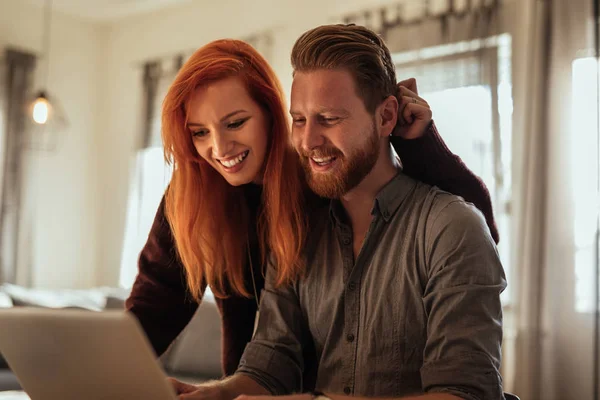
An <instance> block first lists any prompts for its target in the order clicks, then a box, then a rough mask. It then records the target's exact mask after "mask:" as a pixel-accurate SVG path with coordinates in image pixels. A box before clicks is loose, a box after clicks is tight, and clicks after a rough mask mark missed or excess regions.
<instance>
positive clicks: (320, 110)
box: [290, 107, 349, 116]
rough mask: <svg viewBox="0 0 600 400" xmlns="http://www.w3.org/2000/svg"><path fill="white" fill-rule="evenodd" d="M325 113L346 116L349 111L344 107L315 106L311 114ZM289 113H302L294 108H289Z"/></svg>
mask: <svg viewBox="0 0 600 400" xmlns="http://www.w3.org/2000/svg"><path fill="white" fill-rule="evenodd" d="M326 113H334V114H340V115H342V116H347V115H348V114H349V112H348V111H347V110H346V109H344V108H333V107H320V108H317V109H316V110H315V112H314V113H313V114H316V115H318V114H326ZM290 114H291V115H294V114H296V115H298V114H302V113H301V112H300V111H296V110H290Z"/></svg>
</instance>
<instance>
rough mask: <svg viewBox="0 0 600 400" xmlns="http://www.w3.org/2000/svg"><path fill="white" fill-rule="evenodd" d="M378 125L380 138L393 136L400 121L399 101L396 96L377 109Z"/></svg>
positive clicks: (390, 97)
mask: <svg viewBox="0 0 600 400" xmlns="http://www.w3.org/2000/svg"><path fill="white" fill-rule="evenodd" d="M376 113H377V116H378V118H377V123H378V124H379V130H380V136H381V137H387V136H390V135H391V134H392V132H393V131H394V128H395V127H396V122H397V121H398V99H397V98H396V96H388V97H387V98H386V99H385V100H383V101H382V102H381V104H380V105H379V106H378V107H377V110H376Z"/></svg>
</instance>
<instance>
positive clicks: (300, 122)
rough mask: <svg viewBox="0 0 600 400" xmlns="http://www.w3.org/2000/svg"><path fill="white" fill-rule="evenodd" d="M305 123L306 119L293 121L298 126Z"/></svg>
mask: <svg viewBox="0 0 600 400" xmlns="http://www.w3.org/2000/svg"><path fill="white" fill-rule="evenodd" d="M304 121H305V119H304V118H294V119H293V120H292V122H293V123H294V124H296V125H298V124H302V123H304Z"/></svg>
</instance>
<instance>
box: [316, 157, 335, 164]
mask: <svg viewBox="0 0 600 400" xmlns="http://www.w3.org/2000/svg"><path fill="white" fill-rule="evenodd" d="M334 158H335V157H324V158H319V157H312V160H313V161H314V162H316V163H317V164H326V163H328V162H330V161H331V160H333V159H334Z"/></svg>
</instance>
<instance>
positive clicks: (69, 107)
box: [0, 0, 600, 400]
mask: <svg viewBox="0 0 600 400" xmlns="http://www.w3.org/2000/svg"><path fill="white" fill-rule="evenodd" d="M595 3H596V2H595V1H593V0H545V1H543V0H537V1H536V0H429V1H425V0H391V1H384V0H304V1H302V2H300V1H292V0H277V1H275V0H273V1H270V0H254V1H245V0H220V1H210V0H96V1H93V2H92V1H87V0H54V1H49V0H47V1H44V0H0V229H1V231H0V284H2V286H1V287H2V288H3V289H2V290H3V292H4V297H2V296H0V306H1V305H2V304H3V301H4V306H11V305H19V304H34V305H39V306H50V307H68V306H81V307H86V308H90V309H102V308H103V307H106V304H107V299H108V298H112V297H115V298H121V299H122V298H123V297H124V296H126V294H127V292H128V290H129V288H130V287H131V284H132V282H133V280H134V278H135V275H136V272H137V257H138V254H139V251H140V250H141V248H142V246H143V244H144V242H145V240H146V237H147V234H148V231H149V228H150V225H151V223H152V220H153V217H154V214H155V212H156V209H157V206H158V203H159V201H160V198H161V196H162V193H163V191H164V188H165V186H166V184H167V183H168V182H169V178H170V171H169V169H168V168H167V167H166V166H165V164H164V161H163V154H162V148H161V141H160V107H161V102H162V99H163V97H164V94H165V91H166V89H167V88H168V86H169V84H170V82H171V81H172V79H173V77H174V74H175V73H176V71H177V69H178V68H179V66H180V65H181V64H182V63H183V62H184V61H185V60H186V58H187V57H188V56H189V55H190V54H191V53H192V52H193V51H194V50H195V49H196V48H198V47H200V46H202V45H203V44H205V43H207V42H209V41H211V40H214V39H219V38H224V37H231V38H238V39H243V40H246V41H248V42H249V43H251V44H252V45H254V46H255V47H256V48H257V49H258V50H259V51H260V52H261V53H262V54H263V55H264V56H265V57H266V58H267V60H268V61H269V62H270V64H271V65H272V66H273V68H274V69H275V71H276V73H277V75H278V76H279V78H280V79H281V81H282V83H283V87H284V88H285V90H286V93H287V95H288V100H289V90H290V86H291V81H292V76H291V67H290V61H289V55H290V51H291V48H292V45H293V43H294V41H295V40H296V38H297V37H298V36H299V35H300V34H301V33H303V32H304V31H305V30H307V29H310V28H313V27H315V26H317V25H321V24H326V23H335V22H355V23H357V24H361V25H366V26H368V27H370V28H372V29H374V30H376V31H377V32H379V33H380V34H381V35H382V37H383V38H384V39H385V41H386V42H387V44H388V46H389V48H390V50H391V51H392V53H393V58H394V61H395V62H396V66H397V73H398V78H399V79H406V78H409V77H415V78H417V82H418V87H419V91H420V93H421V96H422V97H424V98H425V99H426V100H427V101H429V103H430V105H431V107H432V110H433V117H434V120H435V121H436V124H437V125H438V128H439V131H440V133H441V135H442V137H443V138H444V139H445V141H446V143H447V144H448V146H449V147H450V149H451V150H452V151H453V152H454V153H456V154H458V155H459V156H461V157H462V159H463V160H464V161H465V162H466V164H467V165H468V166H469V167H470V168H471V169H472V170H473V171H474V172H475V173H476V174H478V175H479V176H481V177H482V178H483V180H484V181H485V183H486V184H487V187H488V188H489V190H490V193H491V195H492V199H493V202H494V209H495V215H496V219H497V221H498V223H499V228H500V236H501V241H500V245H499V252H500V254H501V257H502V261H503V264H504V267H505V269H506V273H507V277H508V282H509V286H508V289H507V291H506V292H505V293H504V294H503V302H504V309H505V339H504V344H503V346H504V347H503V349H504V350H503V351H504V360H503V367H502V369H503V370H502V373H503V376H504V380H505V390H507V391H511V392H515V393H517V394H518V395H520V396H521V399H524V400H534V399H556V400H568V399H594V400H597V399H598V398H599V397H598V393H599V392H598V391H599V384H598V378H599V376H600V374H599V361H598V360H599V356H600V350H599V345H598V343H599V342H598V338H599V337H600V336H599V335H598V326H599V319H598V317H599V315H600V314H599V312H598V304H599V301H598V285H599V277H598V204H599V203H598V199H599V197H598V180H599V176H598V170H599V159H598V152H599V150H598V149H599V144H598V137H599V135H598V132H599V131H598V118H599V116H598V114H599V102H598V98H599V97H598V96H599V93H598V68H597V67H598V56H599V54H598V52H597V50H596V49H597V43H598V39H597V38H598V28H597V25H596V24H595V21H597V18H595V17H594V15H595V13H597V7H598V6H597V4H595ZM1 293H2V292H1V291H0V294H1ZM111 296H112V297H111ZM211 315H212V314H211ZM215 321H216V322H215V323H218V317H215ZM0 329H1V328H0ZM216 365H217V368H218V363H217V364H216ZM0 389H2V387H1V386H0Z"/></svg>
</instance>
